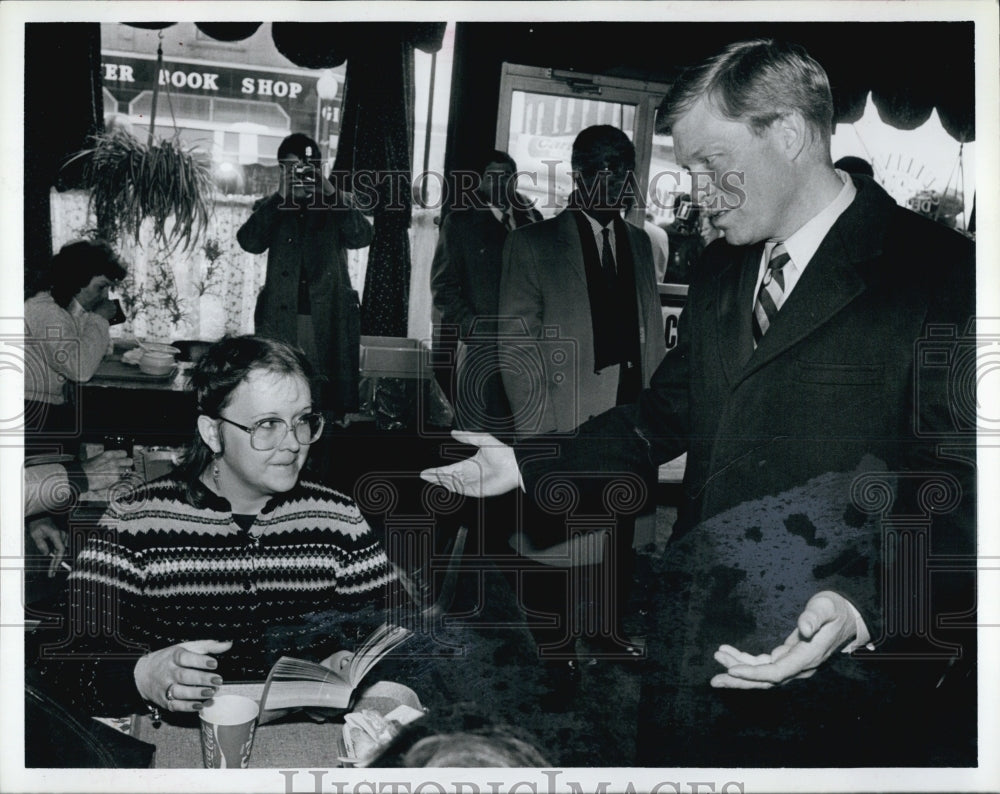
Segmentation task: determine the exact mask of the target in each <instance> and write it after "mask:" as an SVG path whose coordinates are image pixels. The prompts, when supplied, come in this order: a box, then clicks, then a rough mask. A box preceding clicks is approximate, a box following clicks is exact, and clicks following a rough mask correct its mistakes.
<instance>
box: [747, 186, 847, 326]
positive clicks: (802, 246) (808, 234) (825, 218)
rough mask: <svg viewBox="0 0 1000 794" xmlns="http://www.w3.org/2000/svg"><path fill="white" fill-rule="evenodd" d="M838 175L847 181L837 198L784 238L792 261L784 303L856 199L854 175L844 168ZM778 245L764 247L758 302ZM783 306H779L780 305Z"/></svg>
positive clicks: (784, 269)
mask: <svg viewBox="0 0 1000 794" xmlns="http://www.w3.org/2000/svg"><path fill="white" fill-rule="evenodd" d="M837 176H839V177H840V180H841V181H842V182H843V183H844V186H843V187H842V188H841V189H840V192H839V193H838V194H837V196H836V198H834V200H833V201H831V202H830V203H829V204H827V205H826V206H825V207H824V208H823V209H822V210H820V211H819V212H818V213H816V214H815V215H813V216H812V218H810V219H809V220H808V221H806V222H805V223H804V224H803V225H802V226H800V227H799V229H798V230H797V231H796V232H794V233H793V234H791V235H789V236H788V237H787V238H786V239H785V250H786V251H787V252H788V255H789V256H790V257H791V261H790V262H789V263H788V264H787V265H785V267H784V268H783V270H782V273H783V274H784V277H785V288H784V292H783V295H782V303H784V300H785V299H786V298H787V297H788V295H789V293H791V291H792V290H793V289H795V285H796V284H797V283H798V281H799V278H800V277H801V276H802V273H803V271H805V269H806V266H807V265H808V264H809V262H810V260H812V258H813V256H815V254H816V251H817V250H818V249H819V247H820V245H821V244H822V242H823V239H824V238H825V237H826V236H827V234H829V232H830V229H832V228H833V224H835V223H836V222H837V218H839V217H840V216H841V215H842V214H843V213H844V210H846V209H847V208H848V207H849V206H851V202H852V201H854V197H855V196H856V195H857V194H858V190H857V188H856V187H854V182H853V181H852V180H851V177H850V176H848V174H846V173H845V172H843V171H840V170H839V169H838V170H837ZM775 245H777V241H774V242H769V243H767V244H766V245H765V246H764V255H763V256H762V257H761V261H760V267H759V269H758V271H757V286H756V288H755V289H754V292H753V294H754V300H755V301H756V299H757V298H756V296H757V291H758V290H759V289H760V284H761V282H762V281H763V280H764V271H765V269H766V268H767V260H768V258H769V257H770V256H771V250H772V249H773V248H774V246H775ZM779 308H780V306H779Z"/></svg>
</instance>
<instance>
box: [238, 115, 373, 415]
mask: <svg viewBox="0 0 1000 794" xmlns="http://www.w3.org/2000/svg"><path fill="white" fill-rule="evenodd" d="M278 164H279V166H280V170H281V174H280V177H279V182H278V191H277V192H276V193H272V194H271V195H270V196H266V197H265V198H262V199H260V200H259V201H257V203H256V204H254V209H253V214H252V215H251V216H250V218H249V219H248V220H247V221H246V223H244V224H243V226H241V227H240V229H239V231H238V232H237V233H236V239H237V241H238V242H239V244H240V246H242V248H243V250H245V251H248V252H250V253H252V254H261V253H263V252H264V251H267V252H268V254H267V276H266V278H265V281H264V288H263V289H262V290H261V292H260V295H258V297H257V308H256V311H255V312H254V331H255V332H256V333H257V334H259V335H262V336H269V337H272V338H274V339H280V340H282V341H284V342H288V343H289V344H291V345H296V346H298V347H300V348H301V349H302V350H303V351H304V352H305V354H306V357H307V358H308V359H309V361H310V362H311V363H312V365H313V369H314V370H315V372H316V376H317V384H316V385H317V386H318V389H317V395H316V399H317V404H318V406H319V407H320V408H322V409H323V410H327V411H329V412H330V413H331V414H332V416H333V418H335V419H339V418H341V417H342V416H343V415H344V414H345V413H347V412H349V411H356V410H357V408H358V369H359V364H360V362H359V358H360V345H361V308H360V304H359V301H358V293H357V292H356V291H355V290H354V289H353V288H352V287H351V279H350V275H349V274H348V271H347V249H348V248H364V247H365V246H367V245H369V244H370V243H371V241H372V226H371V224H370V223H369V222H368V220H367V219H366V218H365V216H364V215H362V214H361V212H360V211H359V210H358V209H356V208H355V206H354V201H353V198H352V197H351V195H350V194H349V193H347V192H345V191H342V190H339V189H338V188H337V187H335V186H334V185H333V184H332V183H331V182H330V180H329V179H327V178H326V177H325V176H324V175H323V160H322V157H321V155H320V149H319V146H318V145H317V143H316V142H315V141H314V140H313V139H312V138H310V137H309V136H308V135H303V134H302V133H298V132H296V133H293V134H291V135H289V136H288V137H287V138H285V139H284V140H283V141H282V142H281V144H280V146H279V147H278Z"/></svg>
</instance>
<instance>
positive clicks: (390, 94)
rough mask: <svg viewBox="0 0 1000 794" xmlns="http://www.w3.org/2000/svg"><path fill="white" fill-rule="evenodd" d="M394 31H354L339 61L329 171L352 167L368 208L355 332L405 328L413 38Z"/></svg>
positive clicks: (381, 333)
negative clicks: (340, 108)
mask: <svg viewBox="0 0 1000 794" xmlns="http://www.w3.org/2000/svg"><path fill="white" fill-rule="evenodd" d="M401 33H402V29H401V27H400V28H396V27H394V26H392V25H387V26H384V27H383V28H382V31H381V35H377V36H366V35H363V34H361V35H360V36H359V38H360V39H361V40H364V41H365V42H366V45H367V46H366V47H365V48H364V49H363V50H362V51H358V52H354V53H352V55H351V57H350V58H349V59H348V61H347V81H346V88H345V95H344V116H343V122H342V123H341V132H340V141H339V143H338V146H337V159H336V162H335V163H334V170H335V171H338V172H347V173H350V174H352V175H353V177H354V184H353V187H354V190H355V193H356V195H357V197H358V200H359V202H360V203H362V204H363V205H368V206H372V209H373V215H374V221H375V229H374V239H373V241H372V245H371V248H369V250H368V270H367V273H366V275H365V291H364V301H363V302H362V305H361V333H362V334H365V335H371V336H406V330H407V328H406V326H407V316H408V308H409V298H410V240H409V236H408V233H407V230H408V229H409V226H410V212H411V208H412V195H411V191H410V182H411V163H412V161H413V44H412V43H411V42H410V41H409V40H408V38H407V37H406V36H404V35H401ZM362 174H364V176H362ZM369 177H370V178H369ZM362 180H363V181H362Z"/></svg>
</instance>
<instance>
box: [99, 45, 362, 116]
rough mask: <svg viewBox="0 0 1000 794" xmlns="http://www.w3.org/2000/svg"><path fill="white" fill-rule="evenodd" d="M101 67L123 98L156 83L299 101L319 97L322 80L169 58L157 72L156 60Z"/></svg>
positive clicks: (109, 61) (111, 61)
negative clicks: (307, 97) (310, 94)
mask: <svg viewBox="0 0 1000 794" xmlns="http://www.w3.org/2000/svg"><path fill="white" fill-rule="evenodd" d="M101 65H102V73H103V77H104V85H105V86H106V87H107V88H108V89H109V90H111V91H112V92H113V93H114V94H115V95H116V96H118V97H119V98H122V99H128V98H130V97H131V96H134V95H135V94H138V93H139V92H141V91H146V90H151V89H152V88H153V83H154V81H155V82H156V83H157V84H158V85H159V86H160V87H169V88H170V89H171V90H176V91H178V92H180V93H187V94H201V95H204V94H215V95H218V96H224V97H230V98H243V99H267V100H273V99H278V100H286V101H295V100H297V99H299V98H300V97H302V98H304V94H307V93H312V94H313V96H315V83H316V81H317V79H318V77H319V76H318V75H317V76H313V75H311V74H303V75H297V74H288V73H284V72H274V71H269V70H267V69H259V70H258V69H249V68H246V67H244V68H227V67H224V66H218V65H215V64H212V65H210V66H209V65H203V64H197V63H180V62H176V61H169V60H167V59H164V62H163V66H162V68H160V69H159V70H157V69H156V64H155V62H153V61H150V60H145V59H142V58H137V57H136V58H126V57H124V56H120V55H110V54H104V55H103V56H102V64H101ZM340 79H343V78H342V77H341V78H340ZM307 89H311V90H307ZM338 104H339V103H338Z"/></svg>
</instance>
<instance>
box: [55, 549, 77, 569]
mask: <svg viewBox="0 0 1000 794" xmlns="http://www.w3.org/2000/svg"><path fill="white" fill-rule="evenodd" d="M49 556H50V557H53V558H54V557H55V556H56V555H55V553H54V552H49ZM59 567H60V568H62V569H63V570H64V571H72V570H73V569H72V567H70V564H69V563H68V562H66V560H63V561H62V562H61V563H59Z"/></svg>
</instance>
